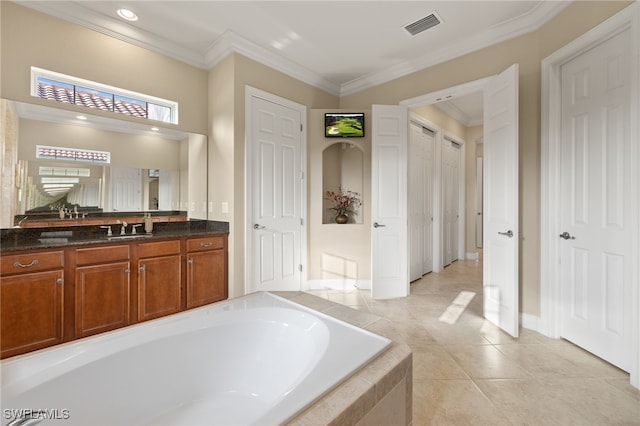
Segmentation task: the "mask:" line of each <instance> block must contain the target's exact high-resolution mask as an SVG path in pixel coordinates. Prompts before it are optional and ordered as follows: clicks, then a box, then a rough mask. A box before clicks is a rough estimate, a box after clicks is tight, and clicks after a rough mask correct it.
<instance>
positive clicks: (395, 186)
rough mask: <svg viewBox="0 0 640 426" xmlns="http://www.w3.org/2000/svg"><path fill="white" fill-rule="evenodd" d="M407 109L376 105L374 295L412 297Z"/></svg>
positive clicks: (374, 140)
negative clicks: (409, 253)
mask: <svg viewBox="0 0 640 426" xmlns="http://www.w3.org/2000/svg"><path fill="white" fill-rule="evenodd" d="M408 125H409V122H408V117H407V107H405V106H390V105H373V106H372V126H371V127H372V137H371V142H372V149H371V160H372V161H371V185H372V188H371V222H372V226H373V227H372V229H371V250H372V254H371V297H373V298H374V299H386V298H392V297H406V296H408V295H409V262H408V245H409V243H408V238H407V228H408V214H407V173H408V171H407V162H408V159H407V149H408Z"/></svg>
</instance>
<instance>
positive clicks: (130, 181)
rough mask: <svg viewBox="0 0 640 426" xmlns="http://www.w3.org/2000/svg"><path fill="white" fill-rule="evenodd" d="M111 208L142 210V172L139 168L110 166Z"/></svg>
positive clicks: (114, 209)
mask: <svg viewBox="0 0 640 426" xmlns="http://www.w3.org/2000/svg"><path fill="white" fill-rule="evenodd" d="M110 171H111V210H112V211H118V212H121V211H139V210H142V173H141V170H140V169H134V168H129V167H111V170H110Z"/></svg>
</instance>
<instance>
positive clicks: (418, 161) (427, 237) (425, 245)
mask: <svg viewBox="0 0 640 426" xmlns="http://www.w3.org/2000/svg"><path fill="white" fill-rule="evenodd" d="M433 145H434V132H433V131H431V130H429V129H427V128H425V127H424V126H422V125H421V124H418V123H414V122H411V125H410V134H409V182H408V185H409V194H410V195H409V258H410V262H409V263H410V266H409V271H410V272H409V276H410V280H411V281H414V280H417V279H419V278H420V277H422V275H424V274H426V273H428V272H431V271H432V269H433V255H432V253H433V247H432V246H433V207H432V206H433V188H432V185H433Z"/></svg>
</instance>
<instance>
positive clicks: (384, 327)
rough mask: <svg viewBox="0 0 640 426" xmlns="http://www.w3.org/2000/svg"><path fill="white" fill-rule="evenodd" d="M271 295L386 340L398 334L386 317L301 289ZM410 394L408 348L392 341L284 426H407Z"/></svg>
mask: <svg viewBox="0 0 640 426" xmlns="http://www.w3.org/2000/svg"><path fill="white" fill-rule="evenodd" d="M274 294H277V295H279V296H281V297H284V298H287V299H289V300H291V301H292V302H296V303H299V304H301V305H304V306H307V307H308V308H311V309H314V310H317V311H319V312H322V313H324V314H326V315H329V316H332V317H334V318H337V319H340V320H342V321H345V322H347V323H349V324H352V325H354V326H356V327H360V328H363V329H365V330H368V331H371V332H372V333H375V334H378V335H381V336H384V337H386V338H388V339H391V340H393V339H394V337H396V336H397V335H398V330H397V329H396V328H395V327H394V325H393V324H392V323H391V322H390V321H388V320H386V319H384V318H382V317H380V316H378V315H375V314H372V313H369V312H364V311H359V310H355V309H351V308H349V307H346V306H344V305H341V304H339V303H336V302H333V301H330V300H326V299H323V298H321V297H317V296H314V295H310V294H307V293H302V292H275V293H274ZM412 392H413V362H412V353H411V349H410V348H409V346H408V345H407V344H405V343H403V342H396V341H394V342H393V343H392V346H391V347H390V348H389V349H387V350H386V351H385V352H383V353H382V354H381V355H379V356H378V357H377V358H375V359H374V360H373V361H371V362H370V363H368V364H367V365H365V366H364V367H363V368H361V369H360V370H359V371H357V372H356V373H355V374H353V375H352V376H351V377H350V378H349V379H347V380H345V381H344V382H343V383H342V384H341V385H340V386H338V387H336V388H335V389H333V390H332V391H330V392H329V393H327V394H326V395H325V396H323V397H322V398H321V399H320V400H319V401H317V402H316V403H315V404H314V405H312V406H310V407H309V408H308V409H306V410H305V411H303V412H302V413H301V414H300V415H298V416H297V417H295V418H294V419H293V420H291V421H290V422H289V423H287V425H289V426H306V425H336V426H338V425H340V426H342V425H359V426H366V425H374V424H377V425H380V424H386V425H410V424H412V420H411V416H412V410H413V407H412Z"/></svg>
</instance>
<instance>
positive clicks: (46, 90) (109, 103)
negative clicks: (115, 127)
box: [37, 79, 147, 118]
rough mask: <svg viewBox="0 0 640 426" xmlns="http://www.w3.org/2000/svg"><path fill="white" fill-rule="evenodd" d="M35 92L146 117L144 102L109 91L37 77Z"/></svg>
mask: <svg viewBox="0 0 640 426" xmlns="http://www.w3.org/2000/svg"><path fill="white" fill-rule="evenodd" d="M37 93H38V97H40V98H44V99H49V100H52V101H57V102H64V103H67V104H76V105H82V106H85V107H88V108H96V109H99V110H102V111H113V112H118V113H121V114H127V115H133V116H135V117H141V118H147V106H146V102H142V101H139V102H135V101H132V100H127V99H126V98H122V97H118V96H115V95H112V94H109V93H104V92H98V91H95V90H91V89H84V88H82V87H79V86H72V85H66V84H60V83H56V82H52V81H48V80H45V79H38V90H37Z"/></svg>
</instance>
